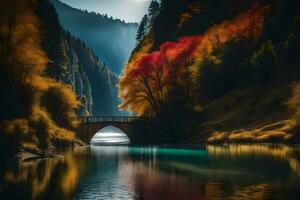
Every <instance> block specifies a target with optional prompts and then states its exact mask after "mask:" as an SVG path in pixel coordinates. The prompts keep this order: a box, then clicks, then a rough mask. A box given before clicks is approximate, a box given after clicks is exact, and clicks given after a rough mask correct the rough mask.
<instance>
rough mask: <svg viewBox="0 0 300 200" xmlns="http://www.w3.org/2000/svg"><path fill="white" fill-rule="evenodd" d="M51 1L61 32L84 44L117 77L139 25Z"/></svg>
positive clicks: (131, 47)
mask: <svg viewBox="0 0 300 200" xmlns="http://www.w3.org/2000/svg"><path fill="white" fill-rule="evenodd" d="M51 2H52V3H53V4H54V5H55V8H56V11H57V13H58V16H59V20H60V22H61V25H62V26H63V27H64V29H66V30H67V31H69V32H70V33H71V34H72V35H74V36H75V37H78V38H80V39H81V40H82V41H83V42H85V43H86V45H87V46H88V47H90V48H91V49H92V50H93V51H94V53H95V55H96V56H97V57H99V58H100V59H101V60H102V61H103V62H105V63H106V64H107V66H108V67H109V69H110V70H111V71H113V72H114V73H115V74H117V75H119V74H120V72H121V71H122V69H123V66H124V65H125V63H126V62H127V59H128V57H129V55H130V52H131V51H132V49H133V48H134V45H135V35H136V31H137V27H138V24H136V23H125V22H124V21H121V20H119V19H112V18H108V17H107V16H104V15H100V14H96V13H89V12H87V11H83V10H79V9H75V8H72V7H70V6H68V5H66V4H64V3H62V2H60V1H59V0H51Z"/></svg>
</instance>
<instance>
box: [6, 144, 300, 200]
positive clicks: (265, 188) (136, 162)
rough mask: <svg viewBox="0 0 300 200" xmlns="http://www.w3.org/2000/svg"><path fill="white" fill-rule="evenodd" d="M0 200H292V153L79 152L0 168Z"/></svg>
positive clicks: (295, 182)
mask: <svg viewBox="0 0 300 200" xmlns="http://www.w3.org/2000/svg"><path fill="white" fill-rule="evenodd" d="M0 199H18V200H21V199H22V200H23V199H24V200H26V199H53V200H64V199H74V200H81V199H92V200H97V199H105V200H106V199H107V200H113V199H141V200H142V199H145V200H146V199H151V200H160V199H162V200H168V199H172V200H176V199H180V200H181V199H182V200H189V199H193V200H202V199H203V200H211V199H212V200H214V199H230V200H234V199H280V200H281V199H282V200H285V199H295V200H296V199H297V200H299V199H300V148H299V147H291V146H286V145H254V144H252V145H199V146H197V147H193V148H191V147H180V148H179V147H176V148H175V147H168V148H167V147H143V148H142V147H108V146H107V147H86V148H80V149H77V150H75V151H72V152H69V153H66V154H65V155H64V157H63V158H54V159H45V160H32V161H27V162H23V163H17V162H11V163H0Z"/></svg>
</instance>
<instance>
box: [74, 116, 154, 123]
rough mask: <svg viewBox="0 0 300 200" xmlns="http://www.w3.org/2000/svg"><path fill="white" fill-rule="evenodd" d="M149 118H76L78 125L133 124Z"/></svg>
mask: <svg viewBox="0 0 300 200" xmlns="http://www.w3.org/2000/svg"><path fill="white" fill-rule="evenodd" d="M150 119H151V118H150V117H132V116H89V117H78V120H79V123H81V124H84V123H86V124H89V123H133V122H136V121H147V120H150Z"/></svg>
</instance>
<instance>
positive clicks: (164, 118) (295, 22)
mask: <svg viewBox="0 0 300 200" xmlns="http://www.w3.org/2000/svg"><path fill="white" fill-rule="evenodd" d="M299 11H300V5H299V3H298V2H295V1H292V0H287V1H285V0H267V1H262V0H261V1H260V0H256V1H252V0H246V1H233V0H224V1H217V0H182V1H172V0H162V1H161V10H160V14H159V15H158V17H157V18H156V20H155V21H154V23H153V25H152V27H151V29H150V30H149V32H148V33H147V34H146V35H144V37H142V39H141V41H140V43H139V44H138V45H137V47H136V48H135V50H134V51H133V52H132V54H131V58H130V60H129V62H128V64H127V66H126V67H125V69H124V73H123V75H122V77H121V80H120V95H121V98H122V99H123V103H122V104H121V105H120V107H121V108H124V109H127V110H130V111H133V112H134V113H136V114H138V115H151V116H155V119H156V120H154V122H153V124H154V125H153V124H152V126H151V127H152V128H153V127H155V125H156V126H157V130H158V131H159V132H161V133H160V137H161V140H162V141H178V140H179V141H180V140H182V139H187V138H189V141H190V142H195V141H200V140H201V141H253V142H254V141H256V142H257V141H281V142H288V141H294V142H295V141H299V134H300V133H299V130H300V129H299V127H300V123H299V122H300V121H299V120H300V118H299V106H300V98H299V97H300V90H299V88H300V82H299V79H300V73H299V72H300V68H299V61H300V60H299V58H300V55H299V53H300V49H299V48H300V45H299V41H300V31H299V30H300V29H299V27H300V15H299V14H300V12H299ZM140 29H141V30H143V28H141V27H140ZM137 83H138V84H137ZM137 99H138V100H137ZM166 133H170V134H166Z"/></svg>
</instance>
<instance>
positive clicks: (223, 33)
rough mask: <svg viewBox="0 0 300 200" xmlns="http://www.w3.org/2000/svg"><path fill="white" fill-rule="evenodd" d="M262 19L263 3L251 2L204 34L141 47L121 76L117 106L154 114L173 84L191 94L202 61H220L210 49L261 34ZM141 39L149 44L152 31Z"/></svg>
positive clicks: (140, 113) (139, 113)
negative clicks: (154, 46) (118, 104)
mask: <svg viewBox="0 0 300 200" xmlns="http://www.w3.org/2000/svg"><path fill="white" fill-rule="evenodd" d="M197 8H198V7H197ZM185 16H186V14H185V15H183V17H185ZM184 20H186V19H184ZM263 20H264V9H263V7H262V6H260V5H259V4H253V5H252V7H251V8H250V9H248V10H247V11H246V12H244V13H242V14H240V15H238V16H236V17H235V18H234V19H232V20H227V21H224V22H222V23H220V24H217V25H214V26H212V27H211V28H210V29H209V30H208V31H207V32H206V33H204V34H203V35H193V36H184V37H181V38H179V39H178V40H177V41H172V42H165V43H163V44H161V45H160V49H159V50H158V51H152V52H151V47H150V48H149V47H148V48H146V49H143V47H142V48H141V50H140V51H139V52H137V53H135V54H134V55H133V56H132V58H131V59H130V61H129V63H128V65H127V66H126V68H125V70H124V73H123V76H122V77H121V80H120V84H119V88H120V97H121V98H122V99H123V103H122V104H121V105H120V108H122V109H126V110H129V111H132V112H134V113H135V114H137V115H156V114H157V113H158V112H159V110H160V108H161V106H162V104H163V103H164V102H165V101H166V100H167V99H168V98H169V96H170V92H171V91H172V90H173V88H178V87H179V86H180V87H184V88H185V91H186V94H185V95H186V97H187V98H193V96H194V95H195V94H194V92H193V91H194V89H195V87H197V86H196V83H197V79H198V77H199V74H201V66H202V63H203V61H204V60H205V59H210V60H213V61H214V62H219V61H218V59H217V58H215V57H214V56H213V54H212V53H213V52H214V51H215V50H216V49H217V48H219V47H220V46H222V45H224V44H226V43H227V42H228V41H230V40H240V39H243V38H257V37H258V36H260V34H261V31H262V26H263ZM180 23H182V22H180ZM179 25H180V24H179ZM195 28H196V27H195ZM146 41H148V42H146ZM142 42H144V43H146V44H148V45H149V44H150V46H151V32H150V34H149V35H148V37H147V38H146V39H145V40H144V41H142ZM142 46H143V45H142Z"/></svg>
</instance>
